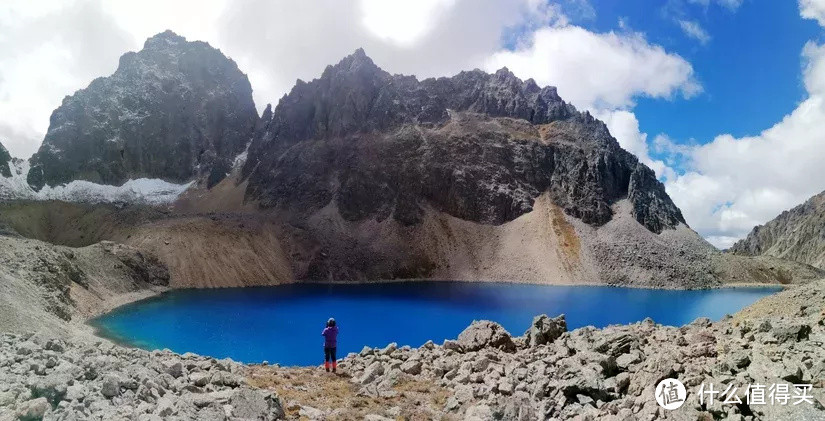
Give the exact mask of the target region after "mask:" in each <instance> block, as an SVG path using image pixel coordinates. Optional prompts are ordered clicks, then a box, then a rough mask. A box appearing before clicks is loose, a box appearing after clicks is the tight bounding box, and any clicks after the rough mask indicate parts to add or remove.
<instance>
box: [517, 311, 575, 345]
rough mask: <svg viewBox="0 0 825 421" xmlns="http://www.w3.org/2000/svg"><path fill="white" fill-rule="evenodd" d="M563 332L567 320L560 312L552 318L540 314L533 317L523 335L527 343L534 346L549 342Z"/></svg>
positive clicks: (565, 329)
mask: <svg viewBox="0 0 825 421" xmlns="http://www.w3.org/2000/svg"><path fill="white" fill-rule="evenodd" d="M564 332H567V321H566V320H565V318H564V314H560V315H558V316H556V317H554V318H550V317H548V316H547V315H546V314H542V315H540V316H536V317H534V318H533V323H532V324H531V325H530V328H529V329H527V331H526V332H524V335H525V337H526V338H527V344H528V345H529V346H531V347H534V346H538V345H544V344H547V343H551V342H553V341H555V340H556V339H557V338H558V337H559V336H561V334H562V333H564Z"/></svg>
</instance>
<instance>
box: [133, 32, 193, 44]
mask: <svg viewBox="0 0 825 421" xmlns="http://www.w3.org/2000/svg"><path fill="white" fill-rule="evenodd" d="M185 42H186V38H184V37H182V36H180V35H178V34H176V33H174V32H172V30H171V29H167V30H165V31H163V32H161V33H158V34H156V35H154V36H152V37H150V38H149V39H147V40H146V42H144V43H143V48H152V47H168V46H171V45H177V44H182V43H185Z"/></svg>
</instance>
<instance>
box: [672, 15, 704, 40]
mask: <svg viewBox="0 0 825 421" xmlns="http://www.w3.org/2000/svg"><path fill="white" fill-rule="evenodd" d="M679 27H681V28H682V32H684V33H685V35H687V36H689V37H691V38H693V39H695V40H697V41H699V42H700V43H702V44H707V43H708V41H710V34H708V33H707V31H705V28H702V25H699V22H696V21H694V20H684V19H680V20H679Z"/></svg>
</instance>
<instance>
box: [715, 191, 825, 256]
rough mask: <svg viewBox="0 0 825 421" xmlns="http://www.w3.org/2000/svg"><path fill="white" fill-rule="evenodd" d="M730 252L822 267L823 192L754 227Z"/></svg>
mask: <svg viewBox="0 0 825 421" xmlns="http://www.w3.org/2000/svg"><path fill="white" fill-rule="evenodd" d="M730 251H731V252H732V253H735V254H739V255H746V256H762V255H766V256H774V257H779V258H783V259H788V260H794V261H797V262H802V263H806V264H809V265H812V266H815V267H818V268H820V269H825V192H822V193H819V194H817V195H814V196H813V197H811V198H810V199H808V200H807V201H805V203H803V204H801V205H799V206H796V207H794V208H793V209H790V210H787V211H784V212H782V213H781V214H779V216H777V217H776V218H774V219H772V220H770V221H768V222H767V223H765V224H764V225H759V226H756V227H754V229H753V230H752V231H751V232H750V233H749V234H748V236H747V237H745V238H744V239H742V240H739V241H737V242H736V243H735V244H734V245H733V246H732V247H731V248H730Z"/></svg>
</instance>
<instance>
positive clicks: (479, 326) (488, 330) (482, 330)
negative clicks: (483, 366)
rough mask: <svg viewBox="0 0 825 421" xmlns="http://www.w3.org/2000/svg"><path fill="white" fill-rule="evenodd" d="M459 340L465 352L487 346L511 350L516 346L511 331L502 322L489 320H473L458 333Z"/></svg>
mask: <svg viewBox="0 0 825 421" xmlns="http://www.w3.org/2000/svg"><path fill="white" fill-rule="evenodd" d="M457 342H458V344H459V345H461V348H462V349H463V350H464V351H465V352H466V351H478V350H480V349H483V348H487V347H492V348H497V349H500V350H502V351H508V352H509V351H514V350H515V348H516V345H515V344H514V343H513V338H512V337H511V336H510V333H509V332H507V330H505V329H504V328H503V327H502V326H501V325H500V324H498V323H496V322H491V321H489V320H480V321H473V323H472V324H471V325H470V326H468V327H467V328H466V329H464V331H462V332H461V334H459V335H458V340H457Z"/></svg>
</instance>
